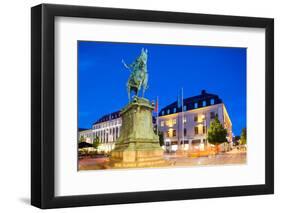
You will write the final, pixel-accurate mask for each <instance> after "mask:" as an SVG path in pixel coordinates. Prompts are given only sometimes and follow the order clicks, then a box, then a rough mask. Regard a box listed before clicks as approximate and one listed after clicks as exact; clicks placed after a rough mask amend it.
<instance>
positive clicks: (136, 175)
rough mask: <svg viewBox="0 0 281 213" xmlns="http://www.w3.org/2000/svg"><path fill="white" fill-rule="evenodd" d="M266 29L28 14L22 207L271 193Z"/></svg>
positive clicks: (270, 50) (59, 8) (151, 17)
mask: <svg viewBox="0 0 281 213" xmlns="http://www.w3.org/2000/svg"><path fill="white" fill-rule="evenodd" d="M273 30H274V21H273V19H270V18H255V17H238V16H222V15H207V14H191V13H176V12H165V11H146V10H129V9H112V8H100V7H85V6H66V5H51V4H42V5H38V6H35V7H33V8H32V9H31V41H32V42H31V43H32V44H31V50H32V54H31V59H32V63H31V65H32V66H31V77H32V79H31V83H32V85H31V88H32V91H31V95H32V101H31V106H32V116H31V121H32V122H31V123H32V126H31V128H32V134H31V135H32V137H31V147H32V150H31V153H32V154H31V203H32V205H34V206H37V207H39V208H44V209H45V208H60V207H74V206H89V205H106V204H121V203H137V202H154V201H169V200H183V199H197V198H216V197H228V196H243V195H260V194H272V193H273V192H274V151H273V150H274V31H273Z"/></svg>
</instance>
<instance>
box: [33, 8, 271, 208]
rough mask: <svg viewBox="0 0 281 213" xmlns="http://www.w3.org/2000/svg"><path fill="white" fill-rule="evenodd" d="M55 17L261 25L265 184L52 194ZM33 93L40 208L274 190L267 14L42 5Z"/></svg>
mask: <svg viewBox="0 0 281 213" xmlns="http://www.w3.org/2000/svg"><path fill="white" fill-rule="evenodd" d="M58 16H64V17H83V18H100V19H112V20H114V19H115V20H132V21H146V22H162V23H182V24H200V25H217V26H237V27H251V28H264V29H265V32H266V41H265V44H266V48H265V61H266V64H265V76H266V78H265V85H266V86H265V89H266V93H265V94H266V97H265V100H266V107H265V108H266V110H265V115H266V119H265V121H266V124H265V126H266V127H265V133H266V134H265V161H266V162H265V184H261V185H246V186H225V187H215V188H197V189H177V190H164V191H145V192H130V193H112V194H95V195H79V196H76V195H75V196H61V197H56V196H55V195H54V189H55V182H54V177H55V171H54V166H55V165H54V164H55V161H54V157H55V156H54V149H55V146H54V143H55V140H54V139H55V138H54V133H55V125H54V124H55V123H54V122H55V107H54V106H55V99H54V96H55V85H54V78H55V75H54V72H55V68H54V65H55V64H54V60H55V54H54V50H55V47H54V21H55V17H58ZM31 97H32V98H31V204H32V205H34V206H37V207H39V208H43V209H46V208H60V207H76V206H90V205H107V204H122V203H140V202H155V201H170V200H183V199H198V198H218V197H229V196H246V195H260V194H273V193H274V20H273V19H271V18H256V17H240V16H224V15H208V14H193V13H178V12H164V11H148V10H131V9H113V8H102V7H86V6H67V5H53V4H41V5H38V6H35V7H32V8H31Z"/></svg>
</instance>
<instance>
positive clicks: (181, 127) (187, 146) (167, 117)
mask: <svg viewBox="0 0 281 213" xmlns="http://www.w3.org/2000/svg"><path fill="white" fill-rule="evenodd" d="M182 106H183V107H181V106H180V107H178V103H177V101H176V102H174V103H172V104H170V105H168V106H166V107H164V108H163V109H161V110H160V113H159V121H158V122H159V131H161V132H163V133H164V144H165V148H166V149H167V150H169V151H177V150H179V149H181V150H193V151H195V150H201V151H203V150H206V149H207V148H208V146H209V144H208V142H207V140H206V139H207V129H208V128H209V126H210V123H211V121H212V120H213V119H214V118H215V117H216V116H218V119H219V121H220V122H221V123H222V124H223V126H224V127H225V128H226V129H227V133H228V134H227V140H228V142H232V124H231V120H230V118H229V116H228V113H227V110H226V107H225V105H224V103H223V102H222V100H221V99H220V98H219V97H218V96H217V95H214V94H209V93H206V91H205V90H203V91H202V92H201V94H200V95H198V96H194V97H190V98H186V99H184V100H183V105H182Z"/></svg>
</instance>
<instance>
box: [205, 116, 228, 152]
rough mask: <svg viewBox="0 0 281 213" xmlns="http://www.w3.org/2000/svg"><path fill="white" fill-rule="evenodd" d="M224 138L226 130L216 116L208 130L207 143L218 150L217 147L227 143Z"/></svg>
mask: <svg viewBox="0 0 281 213" xmlns="http://www.w3.org/2000/svg"><path fill="white" fill-rule="evenodd" d="M226 136H227V130H226V129H225V128H224V127H223V126H222V124H221V123H220V121H219V119H218V116H216V117H215V119H214V120H213V121H212V122H211V124H210V127H209V129H208V142H209V143H210V144H213V145H215V146H216V149H218V145H220V144H222V143H225V142H226V141H227V140H226Z"/></svg>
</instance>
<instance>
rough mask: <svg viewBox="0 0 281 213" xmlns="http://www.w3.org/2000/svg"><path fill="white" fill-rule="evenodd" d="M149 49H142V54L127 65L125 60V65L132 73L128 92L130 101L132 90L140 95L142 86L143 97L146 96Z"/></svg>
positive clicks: (128, 82) (136, 94)
mask: <svg viewBox="0 0 281 213" xmlns="http://www.w3.org/2000/svg"><path fill="white" fill-rule="evenodd" d="M147 52H148V51H147V49H146V50H144V49H142V50H141V54H140V56H139V57H138V58H137V59H136V60H135V61H134V62H133V63H132V64H130V65H127V64H126V63H125V62H124V61H123V60H122V62H123V64H124V66H125V67H126V68H127V69H128V70H130V72H131V74H130V77H129V79H128V81H127V92H128V98H129V102H130V101H131V92H132V91H133V92H134V93H135V96H136V97H138V94H139V91H140V90H141V88H142V97H144V93H145V90H147V88H148V84H147V82H148V73H147V58H148V56H147Z"/></svg>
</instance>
